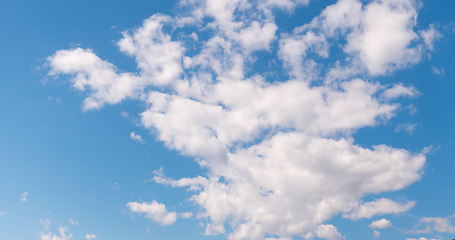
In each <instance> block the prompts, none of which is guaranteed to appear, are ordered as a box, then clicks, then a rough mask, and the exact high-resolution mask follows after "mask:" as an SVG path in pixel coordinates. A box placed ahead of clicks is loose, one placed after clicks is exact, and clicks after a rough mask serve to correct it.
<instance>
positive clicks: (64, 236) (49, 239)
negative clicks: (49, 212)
mask: <svg viewBox="0 0 455 240" xmlns="http://www.w3.org/2000/svg"><path fill="white" fill-rule="evenodd" d="M67 231H68V228H66V227H59V228H58V233H57V234H53V233H41V234H40V235H39V237H40V240H71V239H73V235H72V234H68V233H67Z"/></svg>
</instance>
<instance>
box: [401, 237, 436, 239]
mask: <svg viewBox="0 0 455 240" xmlns="http://www.w3.org/2000/svg"><path fill="white" fill-rule="evenodd" d="M406 240H442V239H440V238H426V237H419V238H406Z"/></svg>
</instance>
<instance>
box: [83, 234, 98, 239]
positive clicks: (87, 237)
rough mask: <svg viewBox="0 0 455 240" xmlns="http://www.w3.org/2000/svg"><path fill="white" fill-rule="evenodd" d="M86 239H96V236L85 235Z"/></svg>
mask: <svg viewBox="0 0 455 240" xmlns="http://www.w3.org/2000/svg"><path fill="white" fill-rule="evenodd" d="M85 239H96V235H95V234H85Z"/></svg>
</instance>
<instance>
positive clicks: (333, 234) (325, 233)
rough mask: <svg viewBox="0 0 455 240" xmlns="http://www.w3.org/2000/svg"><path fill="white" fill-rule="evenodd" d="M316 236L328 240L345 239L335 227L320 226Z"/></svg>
mask: <svg viewBox="0 0 455 240" xmlns="http://www.w3.org/2000/svg"><path fill="white" fill-rule="evenodd" d="M316 236H317V237H318V238H323V239H327V240H340V239H343V238H344V237H343V235H341V234H340V233H339V232H338V229H337V228H336V227H335V226H333V225H321V226H319V228H318V230H316Z"/></svg>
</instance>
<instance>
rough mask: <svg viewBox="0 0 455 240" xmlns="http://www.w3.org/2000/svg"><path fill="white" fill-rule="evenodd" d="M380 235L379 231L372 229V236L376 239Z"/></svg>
mask: <svg viewBox="0 0 455 240" xmlns="http://www.w3.org/2000/svg"><path fill="white" fill-rule="evenodd" d="M380 237H381V232H379V231H377V230H374V231H373V238H375V239H378V238H380Z"/></svg>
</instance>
